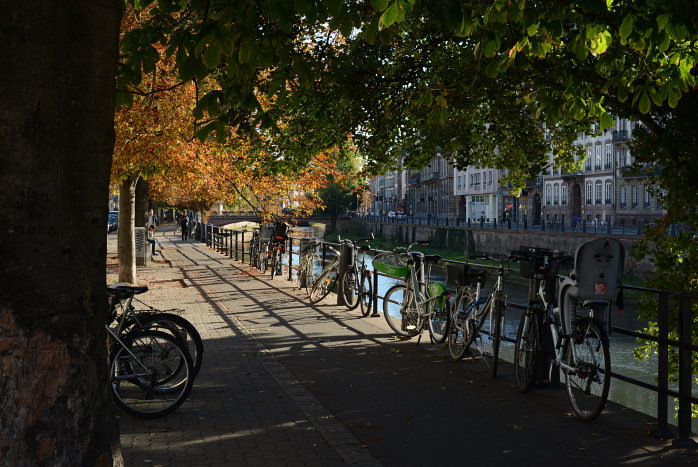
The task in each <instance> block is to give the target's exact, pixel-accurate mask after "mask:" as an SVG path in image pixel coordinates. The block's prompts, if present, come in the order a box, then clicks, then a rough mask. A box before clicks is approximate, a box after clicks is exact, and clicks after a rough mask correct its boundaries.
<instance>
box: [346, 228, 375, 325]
mask: <svg viewBox="0 0 698 467" xmlns="http://www.w3.org/2000/svg"><path fill="white" fill-rule="evenodd" d="M371 240H374V236H373V234H371V236H370V237H367V238H362V239H359V240H357V241H352V240H344V241H345V242H346V243H347V244H348V245H352V246H353V247H354V248H353V250H354V256H353V257H352V258H351V260H350V262H349V263H350V264H349V265H348V266H347V270H346V271H345V272H344V275H343V276H342V277H341V278H340V284H339V292H340V293H341V294H342V297H343V299H344V303H345V305H346V306H347V308H349V309H350V310H354V309H356V307H358V306H359V304H360V305H361V315H362V316H364V317H366V316H368V315H369V314H371V300H372V298H373V293H372V291H373V286H372V283H371V282H372V281H371V271H370V270H369V269H368V268H367V267H366V253H367V252H368V251H370V250H371V247H370V246H368V245H362V243H363V242H370V241H371ZM360 253H361V255H360Z"/></svg>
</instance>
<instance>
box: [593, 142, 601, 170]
mask: <svg viewBox="0 0 698 467" xmlns="http://www.w3.org/2000/svg"><path fill="white" fill-rule="evenodd" d="M602 149H603V148H602V147H601V145H600V144H597V145H596V163H595V164H594V168H595V169H596V170H601V151H602Z"/></svg>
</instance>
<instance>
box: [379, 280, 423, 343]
mask: <svg viewBox="0 0 698 467" xmlns="http://www.w3.org/2000/svg"><path fill="white" fill-rule="evenodd" d="M383 316H384V317H385V321H386V322H387V323H388V326H390V329H392V330H393V331H394V332H395V334H397V335H398V336H402V337H412V336H416V335H417V333H419V331H421V329H422V318H421V317H420V316H419V312H418V311H417V306H416V303H415V301H414V294H413V293H412V292H411V291H410V292H408V290H407V286H406V285H405V284H397V285H394V286H392V287H391V288H390V289H388V291H387V292H386V293H385V298H384V299H383Z"/></svg>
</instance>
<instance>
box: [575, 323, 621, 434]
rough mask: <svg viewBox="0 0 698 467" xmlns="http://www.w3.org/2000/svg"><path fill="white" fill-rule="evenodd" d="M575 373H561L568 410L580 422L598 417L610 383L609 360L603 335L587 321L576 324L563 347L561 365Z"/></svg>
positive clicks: (606, 342) (606, 341)
mask: <svg viewBox="0 0 698 467" xmlns="http://www.w3.org/2000/svg"><path fill="white" fill-rule="evenodd" d="M573 348H574V353H575V354H576V358H577V361H576V370H569V371H566V372H565V385H566V386H567V395H568V397H569V399H570V403H571V405H572V410H574V413H575V414H577V416H578V417H579V418H581V419H582V420H584V421H587V422H588V421H591V420H594V419H595V418H596V417H598V416H599V414H600V413H601V411H602V410H603V408H604V406H605V405H606V399H607V398H608V390H609V387H610V384H611V357H610V354H609V350H608V338H607V337H606V333H605V332H604V331H603V330H602V329H599V327H598V326H597V325H596V323H594V321H593V320H592V319H590V318H582V319H580V320H578V321H577V325H576V329H575V335H574V336H572V337H571V338H570V340H568V342H567V344H566V345H565V363H567V364H568V365H570V366H575V364H574V363H575V362H574V358H573V355H572V349H573Z"/></svg>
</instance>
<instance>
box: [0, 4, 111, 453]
mask: <svg viewBox="0 0 698 467" xmlns="http://www.w3.org/2000/svg"><path fill="white" fill-rule="evenodd" d="M120 17H121V11H120V5H119V2H116V1H113V0H89V1H85V0H82V1H75V2H71V3H70V4H67V3H65V2H56V1H54V2H50V1H43V2H39V1H32V0H28V1H23V2H9V3H8V2H6V3H5V4H4V5H3V12H2V14H1V15H0V42H1V43H2V44H3V46H2V47H0V63H2V69H3V71H2V73H0V102H2V105H0V167H1V169H0V219H2V229H0V257H2V266H1V267H0V283H1V284H2V287H0V394H1V395H2V396H0V464H2V465H111V463H112V456H111V440H112V439H113V438H112V436H111V435H112V433H113V432H114V430H115V419H114V414H113V411H114V410H113V405H112V402H111V395H110V393H109V392H108V391H109V389H108V371H107V368H108V365H107V346H106V333H105V330H104V316H105V313H106V306H107V305H106V292H105V287H106V284H105V274H106V237H105V235H106V232H105V228H106V223H107V207H108V206H107V199H108V198H107V195H108V185H109V172H110V167H111V156H112V152H113V145H114V96H115V94H114V89H115V82H114V71H115V70H116V59H117V54H118V38H119V20H120ZM116 439H118V438H116Z"/></svg>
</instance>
